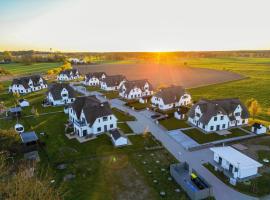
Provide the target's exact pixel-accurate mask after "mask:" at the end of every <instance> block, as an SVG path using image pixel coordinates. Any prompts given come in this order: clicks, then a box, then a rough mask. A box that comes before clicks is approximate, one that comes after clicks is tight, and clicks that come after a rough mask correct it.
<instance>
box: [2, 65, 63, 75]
mask: <svg viewBox="0 0 270 200" xmlns="http://www.w3.org/2000/svg"><path fill="white" fill-rule="evenodd" d="M60 65H61V63H33V64H30V65H25V64H22V63H11V64H0V67H3V68H4V69H6V70H8V71H9V72H11V74H12V75H26V74H32V73H44V72H47V71H48V70H49V69H52V68H55V67H58V66H60Z"/></svg>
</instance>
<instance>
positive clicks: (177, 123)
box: [159, 117, 190, 131]
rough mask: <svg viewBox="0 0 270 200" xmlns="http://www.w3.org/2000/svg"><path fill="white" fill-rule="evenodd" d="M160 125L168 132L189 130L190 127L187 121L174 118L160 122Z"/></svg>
mask: <svg viewBox="0 0 270 200" xmlns="http://www.w3.org/2000/svg"><path fill="white" fill-rule="evenodd" d="M159 123H160V124H161V125H162V126H164V127H165V128H166V129H167V130H169V131H170V130H175V129H180V128H188V127H190V126H189V125H188V124H187V123H186V121H185V120H178V119H176V118H174V117H171V118H169V119H165V120H160V121H159Z"/></svg>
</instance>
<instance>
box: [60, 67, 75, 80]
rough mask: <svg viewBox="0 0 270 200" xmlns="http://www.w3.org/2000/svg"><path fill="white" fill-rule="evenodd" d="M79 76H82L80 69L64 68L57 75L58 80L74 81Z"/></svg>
mask: <svg viewBox="0 0 270 200" xmlns="http://www.w3.org/2000/svg"><path fill="white" fill-rule="evenodd" d="M79 78H80V73H79V70H78V69H67V70H63V71H61V72H60V73H59V74H58V75H57V80H58V81H72V80H76V79H79Z"/></svg>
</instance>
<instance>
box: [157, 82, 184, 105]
mask: <svg viewBox="0 0 270 200" xmlns="http://www.w3.org/2000/svg"><path fill="white" fill-rule="evenodd" d="M184 94H186V91H185V89H184V88H183V87H182V86H174V85H173V86H170V87H166V88H161V89H160V90H159V91H158V92H157V93H156V94H155V96H156V97H159V98H161V99H162V100H163V102H164V104H171V103H175V102H178V101H179V100H180V98H181V96H183V95H184Z"/></svg>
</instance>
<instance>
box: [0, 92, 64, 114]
mask: <svg viewBox="0 0 270 200" xmlns="http://www.w3.org/2000/svg"><path fill="white" fill-rule="evenodd" d="M46 92H47V89H44V90H40V91H37V92H33V93H30V94H26V95H20V96H19V97H18V98H17V99H21V98H24V99H26V100H28V101H29V103H30V106H29V107H25V108H23V112H22V113H23V115H31V114H32V112H31V110H32V108H33V107H34V108H35V109H36V110H37V112H38V113H39V114H42V113H47V112H56V111H64V110H63V109H64V107H63V106H58V107H52V106H50V107H46V108H44V107H42V105H41V104H42V101H43V100H44V99H45V97H46V94H45V93H46ZM0 101H3V102H4V105H5V106H6V107H7V108H9V107H14V106H15V105H16V100H15V97H14V96H13V94H11V93H0Z"/></svg>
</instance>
